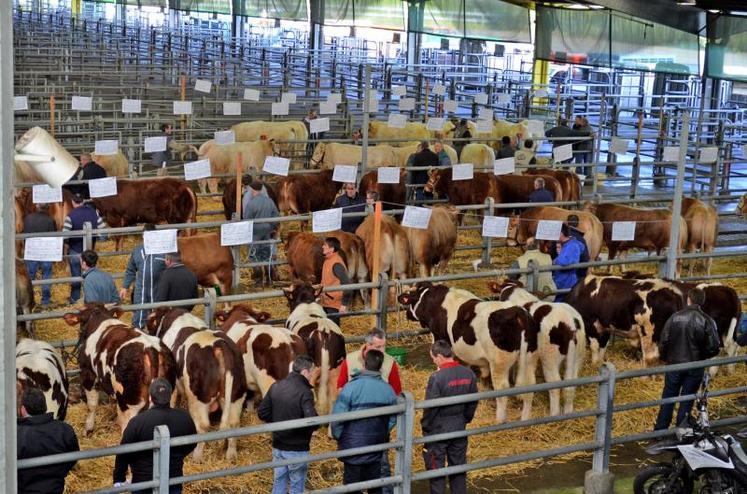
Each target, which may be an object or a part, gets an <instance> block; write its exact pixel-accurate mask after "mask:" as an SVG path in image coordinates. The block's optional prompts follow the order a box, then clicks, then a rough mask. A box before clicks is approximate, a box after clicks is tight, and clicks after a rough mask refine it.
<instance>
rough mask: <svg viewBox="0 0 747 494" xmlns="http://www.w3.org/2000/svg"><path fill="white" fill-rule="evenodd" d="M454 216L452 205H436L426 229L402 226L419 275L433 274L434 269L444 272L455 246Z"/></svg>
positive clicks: (455, 229) (454, 209) (454, 211)
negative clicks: (417, 266)
mask: <svg viewBox="0 0 747 494" xmlns="http://www.w3.org/2000/svg"><path fill="white" fill-rule="evenodd" d="M456 217H457V211H456V208H454V207H453V206H436V207H434V208H432V212H431V219H430V221H429V223H428V228H427V229H422V228H411V227H404V230H405V233H406V234H407V240H408V242H409V244H410V254H411V256H412V262H413V263H417V264H418V265H419V267H420V268H419V270H420V276H421V277H427V276H433V275H434V271H436V270H437V271H438V272H440V273H441V274H443V273H445V272H446V266H447V265H448V264H449V261H450V260H451V257H452V256H453V255H454V249H455V248H456V241H457V227H456ZM434 268H435V269H434ZM413 271H414V269H413Z"/></svg>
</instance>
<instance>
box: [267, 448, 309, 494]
mask: <svg viewBox="0 0 747 494" xmlns="http://www.w3.org/2000/svg"><path fill="white" fill-rule="evenodd" d="M304 456H309V452H308V451H282V450H279V449H275V448H272V461H280V460H289V459H291V458H302V457H304ZM308 469H309V464H308V463H296V464H295V465H286V466H284V467H278V468H275V470H274V480H273V483H272V494H286V493H287V492H288V481H290V494H301V493H303V490H304V484H305V483H306V471H307V470H308Z"/></svg>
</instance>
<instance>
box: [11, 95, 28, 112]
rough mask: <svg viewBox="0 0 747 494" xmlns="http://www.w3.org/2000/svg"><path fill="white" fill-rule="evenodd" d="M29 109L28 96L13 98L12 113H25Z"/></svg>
mask: <svg viewBox="0 0 747 494" xmlns="http://www.w3.org/2000/svg"><path fill="white" fill-rule="evenodd" d="M28 109H29V97H28V96H13V111H26V110H28Z"/></svg>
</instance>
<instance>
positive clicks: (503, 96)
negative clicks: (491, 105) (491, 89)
mask: <svg viewBox="0 0 747 494" xmlns="http://www.w3.org/2000/svg"><path fill="white" fill-rule="evenodd" d="M497 98H498V103H499V104H502V105H505V104H507V103H510V102H511V95H510V94H508V93H498V95H497Z"/></svg>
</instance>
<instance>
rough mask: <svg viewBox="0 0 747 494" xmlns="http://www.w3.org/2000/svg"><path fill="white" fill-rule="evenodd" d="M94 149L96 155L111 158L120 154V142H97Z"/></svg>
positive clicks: (112, 140) (114, 140)
mask: <svg viewBox="0 0 747 494" xmlns="http://www.w3.org/2000/svg"><path fill="white" fill-rule="evenodd" d="M93 149H94V151H93V152H94V153H96V154H100V155H101V156H111V155H114V154H117V153H118V152H119V141H118V140H116V139H106V140H103V141H96V142H95V144H94V147H93Z"/></svg>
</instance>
